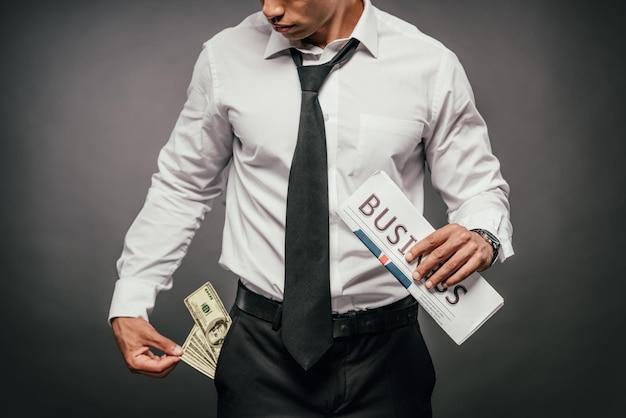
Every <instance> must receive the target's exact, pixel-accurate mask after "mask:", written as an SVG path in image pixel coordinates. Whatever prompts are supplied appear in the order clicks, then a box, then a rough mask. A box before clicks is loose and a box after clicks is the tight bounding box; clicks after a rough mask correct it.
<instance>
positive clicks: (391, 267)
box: [353, 229, 413, 288]
mask: <svg viewBox="0 0 626 418" xmlns="http://www.w3.org/2000/svg"><path fill="white" fill-rule="evenodd" d="M353 232H354V235H356V236H357V237H358V238H359V239H360V240H361V242H362V243H363V244H365V246H366V247H367V248H368V249H369V250H370V252H371V253H372V254H374V257H376V258H378V259H379V260H380V259H381V255H383V256H384V254H383V252H382V251H381V250H380V248H378V247H377V246H376V244H374V242H372V240H371V239H369V237H368V236H367V235H365V233H364V232H363V231H362V230H361V229H357V230H356V231H353ZM384 266H385V268H386V269H387V270H389V272H390V273H391V274H393V275H394V276H395V278H396V279H398V281H399V282H400V283H401V284H402V286H404V287H405V288H408V287H409V286H411V284H412V283H413V281H412V280H411V279H409V278H408V277H406V275H405V274H404V273H402V271H400V269H399V268H398V266H396V265H395V264H394V263H392V262H389V263H387V264H384Z"/></svg>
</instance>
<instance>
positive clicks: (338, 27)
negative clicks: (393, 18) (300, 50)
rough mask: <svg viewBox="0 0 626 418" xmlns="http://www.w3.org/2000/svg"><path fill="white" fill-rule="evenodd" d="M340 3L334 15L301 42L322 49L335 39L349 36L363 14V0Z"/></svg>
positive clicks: (348, 0) (347, 0) (349, 0)
mask: <svg viewBox="0 0 626 418" xmlns="http://www.w3.org/2000/svg"><path fill="white" fill-rule="evenodd" d="M340 3H341V4H340V5H339V6H338V7H337V11H336V13H335V14H333V15H332V17H331V18H330V19H329V20H328V21H327V22H326V23H325V24H324V25H323V26H322V27H321V28H320V29H319V30H318V31H317V32H315V33H313V34H312V35H310V36H308V37H306V38H304V39H303V40H302V41H303V42H305V43H309V44H313V45H317V46H319V47H320V48H324V47H326V45H328V44H329V43H331V42H332V41H334V40H335V39H343V38H347V37H348V36H350V34H351V33H352V31H353V30H354V27H355V26H356V24H357V22H358V21H359V18H360V17H361V14H362V13H363V9H364V4H363V0H346V1H343V2H340Z"/></svg>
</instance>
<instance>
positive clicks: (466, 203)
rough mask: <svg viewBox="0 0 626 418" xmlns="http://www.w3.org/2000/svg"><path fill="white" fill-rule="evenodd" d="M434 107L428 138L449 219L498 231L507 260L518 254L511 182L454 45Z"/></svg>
mask: <svg viewBox="0 0 626 418" xmlns="http://www.w3.org/2000/svg"><path fill="white" fill-rule="evenodd" d="M432 109H433V112H432V120H431V121H430V134H429V135H428V137H426V138H424V148H425V152H426V163H427V165H428V167H429V169H430V172H431V181H432V184H433V187H434V188H435V189H436V190H437V191H438V192H439V193H440V194H441V196H442V199H443V200H444V202H445V204H446V205H447V207H448V222H450V223H458V224H460V225H463V226H465V227H466V228H468V229H472V228H483V229H486V230H488V231H490V232H492V233H494V234H495V235H496V236H497V237H498V239H499V240H500V242H501V244H502V246H501V249H500V253H499V256H498V258H499V260H500V262H504V260H505V259H506V258H508V257H510V256H511V255H513V254H514V252H513V246H512V235H513V226H512V224H511V220H510V204H509V200H508V199H509V192H510V187H509V184H508V183H507V182H506V181H505V180H504V178H503V177H502V174H501V172H500V162H499V160H498V159H497V158H496V156H495V155H494V154H493V153H492V150H491V144H490V141H489V136H488V132H487V126H486V124H485V121H484V119H483V118H482V116H481V115H480V113H479V112H478V110H477V108H476V104H475V100H474V94H473V92H472V88H471V86H470V83H469V80H468V78H467V75H466V73H465V71H464V69H463V67H462V65H461V63H460V62H459V60H458V58H457V56H456V55H455V54H454V53H453V52H451V51H449V50H447V51H446V52H445V54H444V56H443V58H442V60H441V62H440V66H439V70H438V75H437V81H436V83H435V90H434V93H433V106H432Z"/></svg>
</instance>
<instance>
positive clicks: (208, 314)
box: [181, 282, 232, 379]
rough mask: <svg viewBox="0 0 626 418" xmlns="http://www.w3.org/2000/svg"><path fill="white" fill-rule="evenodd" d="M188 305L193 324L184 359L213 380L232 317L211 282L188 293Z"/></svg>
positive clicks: (184, 347)
mask: <svg viewBox="0 0 626 418" xmlns="http://www.w3.org/2000/svg"><path fill="white" fill-rule="evenodd" d="M185 306H187V309H188V310H189V313H190V314H191V317H192V318H193V321H194V326H193V327H192V328H191V331H190V332H189V335H188V336H187V339H186V340H185V343H184V344H183V355H182V357H181V359H182V360H183V361H184V362H185V363H187V364H188V365H189V366H191V367H193V368H194V369H196V370H198V371H199V372H201V373H202V374H204V375H206V376H208V377H209V378H211V379H213V378H214V376H215V368H216V366H217V361H218V357H219V354H220V351H221V348H222V344H223V342H224V337H225V336H226V333H227V332H228V330H229V329H230V325H231V323H232V320H231V318H230V315H229V314H228V311H227V310H226V308H225V307H224V304H223V303H222V301H221V299H220V298H219V295H218V294H217V292H216V291H215V288H214V287H213V286H212V285H211V283H210V282H206V283H205V284H203V285H202V286H201V287H200V288H198V289H197V290H196V291H194V292H193V293H192V294H190V295H189V296H187V297H186V298H185Z"/></svg>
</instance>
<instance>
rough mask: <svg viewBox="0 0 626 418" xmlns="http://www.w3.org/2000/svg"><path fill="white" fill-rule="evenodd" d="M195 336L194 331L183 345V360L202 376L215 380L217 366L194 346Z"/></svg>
mask: <svg viewBox="0 0 626 418" xmlns="http://www.w3.org/2000/svg"><path fill="white" fill-rule="evenodd" d="M194 327H195V326H194ZM193 334H194V333H193V329H192V332H190V333H189V336H188V337H187V339H186V340H185V343H184V344H183V355H182V356H181V360H183V361H184V362H185V363H187V364H188V365H190V366H191V367H193V368H194V369H196V370H198V371H199V372H201V373H202V374H204V375H206V376H208V377H209V378H211V379H213V376H214V375H215V366H213V365H211V364H210V363H208V362H207V361H206V360H205V359H204V358H203V357H202V356H201V355H200V354H199V350H198V348H197V347H195V346H194V342H193Z"/></svg>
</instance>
